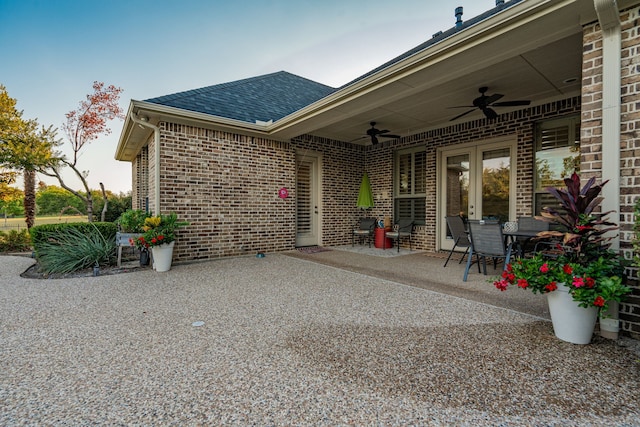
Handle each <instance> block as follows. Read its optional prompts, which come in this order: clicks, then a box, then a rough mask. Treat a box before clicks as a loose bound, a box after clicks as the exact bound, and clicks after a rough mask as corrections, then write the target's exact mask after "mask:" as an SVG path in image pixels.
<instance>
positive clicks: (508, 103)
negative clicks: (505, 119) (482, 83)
mask: <svg viewBox="0 0 640 427" xmlns="http://www.w3.org/2000/svg"><path fill="white" fill-rule="evenodd" d="M529 104H531V101H503V102H496V103H495V104H493V105H492V107H516V106H518V105H529Z"/></svg>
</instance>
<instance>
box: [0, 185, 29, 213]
mask: <svg viewBox="0 0 640 427" xmlns="http://www.w3.org/2000/svg"><path fill="white" fill-rule="evenodd" d="M23 197H24V193H23V192H22V191H21V190H20V189H18V188H15V187H11V186H9V184H7V183H0V212H2V216H3V217H4V218H5V220H6V218H7V216H15V215H21V214H22V213H23V210H22V209H21V208H20V204H21V203H22V199H23Z"/></svg>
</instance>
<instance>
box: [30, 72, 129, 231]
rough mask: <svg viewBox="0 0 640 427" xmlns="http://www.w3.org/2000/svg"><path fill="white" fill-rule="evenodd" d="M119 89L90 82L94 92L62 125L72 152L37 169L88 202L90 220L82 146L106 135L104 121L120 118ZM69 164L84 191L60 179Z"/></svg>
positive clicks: (108, 129) (108, 132) (89, 201)
mask: <svg viewBox="0 0 640 427" xmlns="http://www.w3.org/2000/svg"><path fill="white" fill-rule="evenodd" d="M121 93H122V89H121V88H119V87H116V86H114V85H109V86H105V84H104V83H102V82H94V83H93V93H91V94H89V95H87V99H86V100H84V101H81V102H80V106H79V107H78V108H77V109H76V110H73V111H70V112H68V113H67V114H66V118H67V121H66V122H65V123H64V125H63V126H62V130H63V131H64V133H65V135H66V136H67V139H68V140H69V142H70V143H71V148H72V151H73V156H72V158H71V159H68V158H67V157H66V156H64V155H59V157H57V160H58V162H57V164H56V165H55V166H53V167H49V168H47V169H44V170H39V171H38V172H40V173H42V174H44V175H47V176H51V177H54V178H56V179H57V180H58V182H60V186H61V187H62V188H64V189H65V190H67V191H70V192H71V193H73V194H75V195H76V196H78V197H79V198H80V199H81V200H82V201H83V202H84V203H85V205H86V206H87V216H88V219H89V221H90V222H91V221H93V197H92V195H91V190H90V189H89V185H88V183H87V177H88V174H89V171H82V170H80V168H79V166H78V159H79V154H80V152H81V150H82V149H83V148H84V147H85V145H87V144H89V143H91V141H94V140H96V139H98V138H99V137H100V135H108V134H110V133H111V129H110V128H109V127H108V126H107V122H109V121H111V120H114V119H117V118H118V119H123V118H124V114H123V110H122V108H120V106H119V105H118V101H119V100H120V94H121ZM65 167H70V168H71V169H72V170H73V171H74V172H75V174H76V176H77V177H78V179H79V180H80V181H81V182H82V185H83V187H84V191H82V190H74V189H72V188H71V187H69V186H68V185H67V184H66V183H65V182H64V180H63V178H62V174H61V171H62V169H63V168H65Z"/></svg>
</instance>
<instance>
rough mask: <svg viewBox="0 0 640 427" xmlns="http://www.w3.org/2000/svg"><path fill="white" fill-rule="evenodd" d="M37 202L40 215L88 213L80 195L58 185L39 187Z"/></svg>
mask: <svg viewBox="0 0 640 427" xmlns="http://www.w3.org/2000/svg"><path fill="white" fill-rule="evenodd" d="M36 204H37V206H38V215H55V216H58V215H62V214H63V213H68V214H71V215H75V214H77V213H81V214H83V215H84V214H86V212H85V208H86V206H85V204H84V203H83V201H82V200H80V198H79V197H78V196H76V195H74V194H72V193H70V192H69V191H67V190H65V189H64V188H61V187H58V186H57V185H48V186H45V187H41V188H39V189H38V192H37V194H36Z"/></svg>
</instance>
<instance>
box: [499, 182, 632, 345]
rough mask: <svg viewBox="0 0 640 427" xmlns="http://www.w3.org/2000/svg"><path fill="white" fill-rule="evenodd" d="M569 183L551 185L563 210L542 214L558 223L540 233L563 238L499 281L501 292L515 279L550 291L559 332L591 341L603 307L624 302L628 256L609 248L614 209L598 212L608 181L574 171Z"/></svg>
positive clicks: (579, 341) (570, 339)
mask: <svg viewBox="0 0 640 427" xmlns="http://www.w3.org/2000/svg"><path fill="white" fill-rule="evenodd" d="M564 182H565V184H566V189H558V188H555V187H549V188H547V191H548V192H549V193H550V194H552V195H553V196H554V197H555V198H556V199H557V200H558V201H559V203H560V206H561V208H560V210H556V209H553V208H549V207H546V208H544V209H543V212H542V215H541V217H536V218H538V219H543V220H546V221H549V222H551V223H553V224H555V227H554V228H555V229H553V230H549V231H542V232H540V233H538V236H539V237H540V238H551V239H558V240H557V243H555V244H554V245H553V246H551V247H550V249H549V250H548V251H542V252H539V253H537V254H536V255H535V256H534V257H532V258H527V259H520V260H517V261H515V262H513V263H512V264H510V265H507V268H506V269H505V271H504V272H503V273H502V276H501V277H500V278H499V279H498V280H496V281H494V285H495V286H496V288H498V289H500V290H501V291H504V290H506V289H507V288H508V287H509V285H512V284H515V285H517V286H518V287H519V288H521V289H528V290H531V291H532V292H534V293H541V294H547V299H548V302H549V311H550V313H551V320H552V322H553V329H554V333H555V334H556V336H557V337H558V338H560V339H562V340H564V341H568V342H572V343H575V344H588V343H589V342H591V337H592V335H593V329H594V327H595V323H596V320H597V317H598V312H599V313H600V315H601V316H603V315H604V313H605V312H606V310H607V308H608V306H609V304H610V303H618V302H620V301H621V300H622V299H623V298H624V297H625V295H627V294H628V293H629V292H631V289H630V288H628V287H627V286H624V285H623V283H622V275H623V273H624V266H623V264H622V262H623V261H622V260H621V258H620V257H619V256H618V254H617V253H616V252H614V251H612V250H610V249H609V246H610V240H611V238H610V237H606V236H605V234H606V233H607V232H610V231H612V230H615V229H617V226H616V224H615V223H612V222H609V221H608V219H607V215H608V214H610V213H611V212H603V213H599V212H595V209H596V208H597V207H598V206H599V205H600V203H601V202H602V200H603V198H602V197H600V192H601V191H602V187H603V186H604V185H605V184H606V181H605V182H603V183H602V184H600V185H595V178H591V179H590V180H589V181H588V182H587V183H586V184H585V186H584V187H582V188H581V187H580V177H579V176H578V174H576V173H573V174H572V176H571V177H570V178H566V179H565V180H564Z"/></svg>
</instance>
